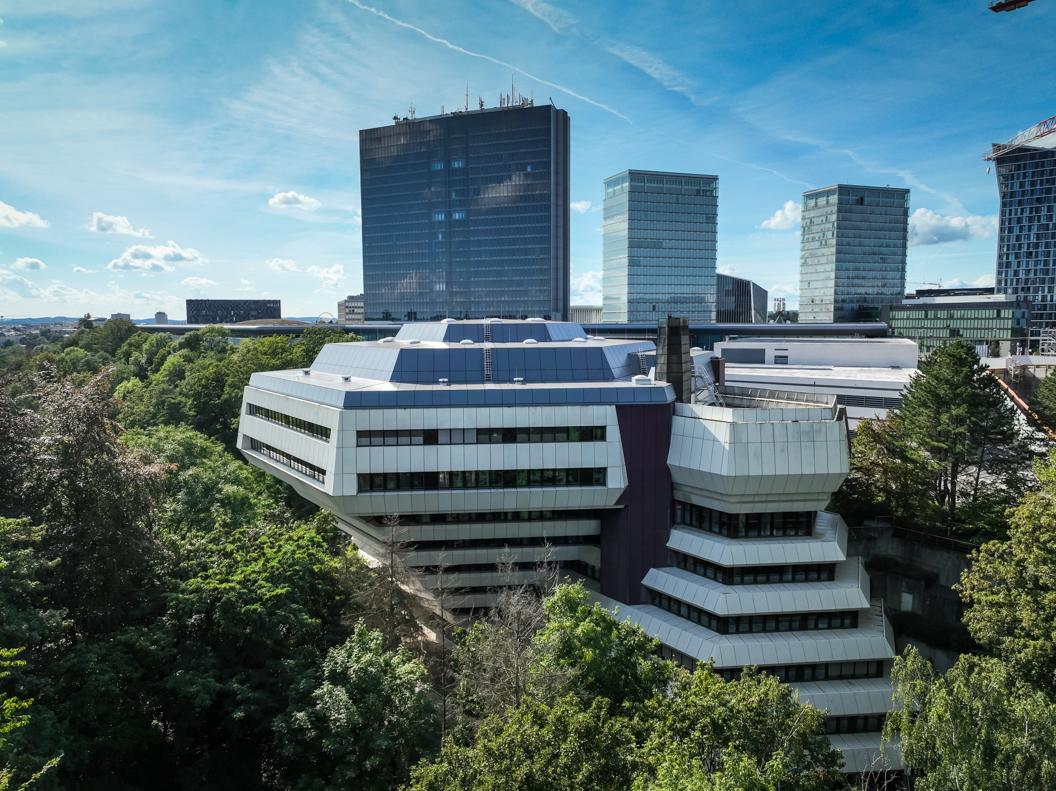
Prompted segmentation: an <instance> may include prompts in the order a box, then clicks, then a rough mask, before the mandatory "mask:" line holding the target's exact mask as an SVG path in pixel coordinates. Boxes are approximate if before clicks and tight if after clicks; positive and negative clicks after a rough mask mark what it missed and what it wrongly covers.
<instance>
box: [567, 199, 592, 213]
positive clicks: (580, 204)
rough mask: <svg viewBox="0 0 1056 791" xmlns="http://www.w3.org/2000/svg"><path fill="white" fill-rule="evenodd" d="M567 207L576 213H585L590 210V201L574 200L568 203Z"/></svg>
mask: <svg viewBox="0 0 1056 791" xmlns="http://www.w3.org/2000/svg"><path fill="white" fill-rule="evenodd" d="M568 207H569V208H570V209H572V211H574V212H576V213H577V214H586V213H587V212H588V211H590V201H589V200H574V201H572V202H571V203H570V204H568Z"/></svg>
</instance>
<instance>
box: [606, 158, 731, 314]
mask: <svg viewBox="0 0 1056 791" xmlns="http://www.w3.org/2000/svg"><path fill="white" fill-rule="evenodd" d="M718 205H719V178H718V176H703V175H699V174H693V173H660V172H656V171H651V170H625V171H624V172H623V173H618V174H617V175H615V176H611V177H610V178H607V179H605V208H604V219H603V223H602V229H603V232H604V237H603V253H602V266H603V270H604V273H603V277H602V295H603V300H602V320H603V321H650V322H652V321H656V320H658V319H663V318H665V317H666V316H680V317H683V318H687V319H690V320H691V321H714V320H715V255H716V233H717V223H718Z"/></svg>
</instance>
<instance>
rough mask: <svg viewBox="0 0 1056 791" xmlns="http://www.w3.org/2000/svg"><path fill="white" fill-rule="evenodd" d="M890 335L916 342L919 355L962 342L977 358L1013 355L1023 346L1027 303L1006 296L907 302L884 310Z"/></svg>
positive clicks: (1024, 342) (1025, 333) (1024, 344)
mask: <svg viewBox="0 0 1056 791" xmlns="http://www.w3.org/2000/svg"><path fill="white" fill-rule="evenodd" d="M883 316H884V321H886V322H887V325H888V326H889V327H890V328H891V334H892V335H897V336H898V337H900V338H910V339H912V340H914V341H916V343H917V346H919V347H920V353H921V354H922V355H924V354H929V353H931V352H933V351H935V350H936V349H938V348H939V347H940V346H945V345H946V344H949V343H953V342H954V341H957V340H964V341H967V342H968V343H970V344H971V345H972V346H973V347H974V348H975V350H976V352H977V353H978V354H979V355H980V356H981V357H999V356H1005V355H1009V354H1015V353H1016V352H1017V349H1018V347H1019V346H1020V345H1023V346H1024V347H1025V346H1026V344H1027V328H1028V327H1029V326H1030V316H1031V309H1030V304H1029V303H1028V302H1024V301H1022V300H1018V299H1015V298H1012V297H1009V298H1008V299H1005V300H993V299H990V300H984V299H980V300H979V301H972V300H970V299H968V300H957V301H953V302H940V301H937V300H930V301H925V300H921V301H919V302H917V301H915V300H907V301H906V302H904V303H903V304H901V305H890V306H888V307H887V308H885V310H884V314H883Z"/></svg>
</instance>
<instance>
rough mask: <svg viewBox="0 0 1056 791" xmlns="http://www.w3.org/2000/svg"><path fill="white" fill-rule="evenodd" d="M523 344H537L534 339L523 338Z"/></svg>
mask: <svg viewBox="0 0 1056 791" xmlns="http://www.w3.org/2000/svg"><path fill="white" fill-rule="evenodd" d="M523 343H539V341H537V340H536V339H535V338H525V339H524V341H523Z"/></svg>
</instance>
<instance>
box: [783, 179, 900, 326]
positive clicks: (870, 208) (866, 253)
mask: <svg viewBox="0 0 1056 791" xmlns="http://www.w3.org/2000/svg"><path fill="white" fill-rule="evenodd" d="M802 226H803V230H802V234H803V236H802V241H801V246H800V263H799V320H800V322H801V323H802V322H844V321H877V320H878V319H879V318H880V312H881V309H882V308H883V307H884V306H885V305H891V304H895V303H898V302H901V301H902V297H903V294H904V292H905V287H906V246H907V243H908V233H909V190H907V189H901V188H896V187H861V186H855V185H850V184H837V185H835V186H832V187H825V188H823V189H818V190H812V191H810V192H806V193H804V194H803V217H802Z"/></svg>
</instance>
